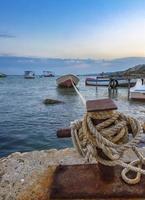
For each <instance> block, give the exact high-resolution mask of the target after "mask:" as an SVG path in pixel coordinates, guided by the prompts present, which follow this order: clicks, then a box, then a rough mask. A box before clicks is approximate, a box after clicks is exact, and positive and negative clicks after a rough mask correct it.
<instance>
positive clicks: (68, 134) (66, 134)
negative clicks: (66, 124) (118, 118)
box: [56, 119, 104, 138]
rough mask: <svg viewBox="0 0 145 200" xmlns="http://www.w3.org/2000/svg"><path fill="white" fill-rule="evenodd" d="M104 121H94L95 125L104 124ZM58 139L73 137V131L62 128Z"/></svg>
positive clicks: (59, 130) (58, 132) (58, 133)
mask: <svg viewBox="0 0 145 200" xmlns="http://www.w3.org/2000/svg"><path fill="white" fill-rule="evenodd" d="M103 121H104V119H92V122H93V124H94V125H97V124H99V123H102V122H103ZM56 134H57V137H58V138H67V137H71V129H70V128H60V129H58V130H57V133H56Z"/></svg>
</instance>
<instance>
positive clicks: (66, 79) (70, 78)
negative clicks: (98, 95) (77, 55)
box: [56, 74, 79, 88]
mask: <svg viewBox="0 0 145 200" xmlns="http://www.w3.org/2000/svg"><path fill="white" fill-rule="evenodd" d="M56 82H57V85H58V87H63V88H71V87H73V84H72V82H73V83H74V85H77V84H78V82H79V78H78V77H77V76H74V75H71V74H69V75H64V76H61V77H59V78H58V79H57V80H56Z"/></svg>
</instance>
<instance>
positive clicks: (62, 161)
mask: <svg viewBox="0 0 145 200" xmlns="http://www.w3.org/2000/svg"><path fill="white" fill-rule="evenodd" d="M141 151H142V152H143V154H144V156H145V148H142V150H141ZM133 159H135V155H134V154H133V153H132V152H131V151H130V152H129V151H128V152H126V156H125V157H124V160H126V161H131V160H133ZM84 163H85V160H84V159H83V158H82V157H81V156H80V155H78V153H77V152H76V151H75V149H73V148H67V149H63V150H56V149H52V150H42V151H33V152H26V153H19V152H16V153H13V154H11V155H9V156H8V157H5V158H1V159H0V200H48V199H49V192H50V191H49V190H50V185H51V182H52V180H53V174H54V171H55V169H56V167H57V166H58V165H71V164H73V165H75V164H84Z"/></svg>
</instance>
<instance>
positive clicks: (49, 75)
mask: <svg viewBox="0 0 145 200" xmlns="http://www.w3.org/2000/svg"><path fill="white" fill-rule="evenodd" d="M43 76H44V77H54V76H55V75H54V73H53V72H51V71H43Z"/></svg>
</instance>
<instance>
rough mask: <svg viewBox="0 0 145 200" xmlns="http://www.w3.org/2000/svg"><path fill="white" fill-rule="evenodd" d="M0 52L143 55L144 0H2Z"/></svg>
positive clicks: (109, 56) (42, 55)
mask: <svg viewBox="0 0 145 200" xmlns="http://www.w3.org/2000/svg"><path fill="white" fill-rule="evenodd" d="M0 55H1V56H3V57H7V56H8V57H9V56H12V57H31V58H41V59H42V58H44V59H46V58H53V59H58V58H59V59H84V60H86V59H94V60H101V59H102V60H103V59H107V60H112V59H117V58H123V57H145V0H0ZM0 60H1V59H0ZM57 61H58V60H57ZM85 65H86V63H85V62H84V65H83V69H85ZM87 66H88V65H87ZM1 67H2V63H1V62H0V70H1ZM3 67H4V66H3ZM5 67H7V65H5ZM72 67H73V66H72ZM69 69H71V68H69ZM76 69H77V68H76ZM55 70H56V71H57V69H55ZM78 70H79V69H78ZM96 70H97V68H96ZM110 70H111V68H110ZM5 71H6V72H7V70H5ZM11 71H12V70H11ZM14 71H15V70H14ZM58 71H59V70H58ZM90 71H91V65H90ZM64 72H65V71H64Z"/></svg>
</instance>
